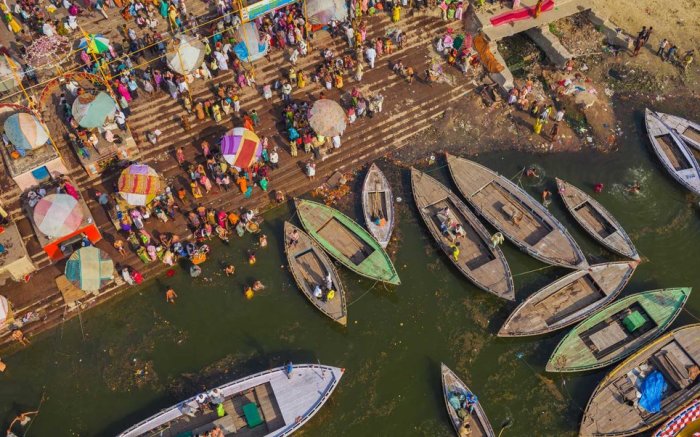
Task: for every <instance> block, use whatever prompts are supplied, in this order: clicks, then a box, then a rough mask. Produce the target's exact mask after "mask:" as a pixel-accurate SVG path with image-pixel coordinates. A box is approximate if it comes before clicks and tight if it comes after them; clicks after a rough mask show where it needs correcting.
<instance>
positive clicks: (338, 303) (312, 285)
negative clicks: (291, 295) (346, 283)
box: [284, 222, 348, 326]
mask: <svg viewBox="0 0 700 437" xmlns="http://www.w3.org/2000/svg"><path fill="white" fill-rule="evenodd" d="M284 251H285V253H286V254H287V262H288V263H289V271H290V272H291V273H292V276H293V277H294V281H295V282H296V283H297V286H298V287H299V288H300V289H301V291H302V293H304V295H305V296H306V298H307V299H309V302H311V303H312V304H313V306H315V307H316V308H317V309H318V310H319V311H321V312H322V313H323V314H325V315H326V316H328V317H330V318H331V319H333V320H334V321H336V322H338V323H340V324H341V325H343V326H346V325H347V324H348V311H347V307H346V304H345V289H344V288H343V284H342V282H341V281H340V277H339V276H338V272H337V271H336V270H335V267H333V262H332V261H331V260H330V258H328V255H326V252H324V251H323V249H321V247H320V246H319V245H318V244H316V242H315V241H314V240H313V239H312V238H311V237H309V236H308V235H307V234H306V233H305V232H304V231H302V230H301V229H299V228H297V227H296V226H294V225H293V224H291V223H289V222H284Z"/></svg>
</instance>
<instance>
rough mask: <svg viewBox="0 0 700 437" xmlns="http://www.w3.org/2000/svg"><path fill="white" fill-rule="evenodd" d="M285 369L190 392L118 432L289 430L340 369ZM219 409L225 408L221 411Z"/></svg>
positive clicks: (164, 436) (318, 402)
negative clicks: (179, 399) (214, 387)
mask: <svg viewBox="0 0 700 437" xmlns="http://www.w3.org/2000/svg"><path fill="white" fill-rule="evenodd" d="M287 370H288V369H286V368H285V367H278V368H276V369H272V370H267V371H265V372H260V373H256V374H254V375H250V376H246V377H244V378H241V379H239V380H236V381H232V382H229V383H226V384H224V385H222V386H220V387H217V388H216V389H212V390H209V391H207V392H204V393H201V394H199V395H197V396H193V397H191V398H189V399H187V400H184V401H182V402H180V403H178V404H176V405H173V406H172V407H170V408H167V409H165V410H163V411H161V412H160V413H156V414H155V415H153V416H151V417H149V418H148V419H146V420H144V421H143V422H140V423H138V424H136V425H134V426H132V427H131V428H129V429H127V430H126V431H124V432H123V433H121V434H119V437H137V436H159V437H176V436H192V435H195V436H196V435H203V434H204V433H207V432H209V431H211V430H212V429H215V428H216V427H219V428H220V429H221V430H222V431H223V435H227V436H235V435H241V436H245V437H250V436H280V437H281V436H287V435H290V434H292V433H293V432H294V431H296V430H298V429H299V428H301V426H302V425H304V423H306V422H307V421H308V420H309V419H310V418H311V417H312V416H313V415H314V414H316V413H317V412H318V411H319V410H320V409H321V407H322V406H323V404H325V403H326V401H327V400H328V398H329V397H330V395H331V393H333V390H335V388H336V386H337V385H338V382H339V381H340V378H341V377H342V376H343V372H344V369H339V368H337V367H331V366H322V365H316V364H301V365H295V366H293V368H292V370H291V372H289V373H288V371H287ZM200 401H203V402H200ZM221 401H223V402H221ZM208 404H213V405H215V407H214V408H213V409H212V408H211V407H210V406H209V405H208ZM219 405H221V407H219ZM217 409H218V410H222V411H223V413H225V414H224V415H223V417H219V414H217Z"/></svg>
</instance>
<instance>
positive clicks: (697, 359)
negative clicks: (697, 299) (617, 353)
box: [579, 324, 700, 437]
mask: <svg viewBox="0 0 700 437" xmlns="http://www.w3.org/2000/svg"><path fill="white" fill-rule="evenodd" d="M698 363H700V324H695V325H688V326H683V327H681V328H678V329H676V330H674V331H671V332H669V333H668V334H666V335H664V336H663V337H660V338H658V339H657V340H656V341H654V342H652V343H650V344H648V345H647V346H645V347H644V348H642V349H640V350H639V351H638V352H636V353H635V354H634V355H632V356H630V357H629V358H627V359H626V360H625V361H623V362H622V363H620V364H619V365H618V366H617V367H616V368H615V369H613V370H612V371H611V372H610V373H609V374H608V375H607V376H606V377H605V378H603V380H602V381H601V382H600V383H599V384H598V387H596V389H595V391H594V392H593V394H592V395H591V398H590V399H589V401H588V405H586V411H585V412H584V413H583V420H582V421H581V429H580V432H579V435H580V436H582V437H589V436H596V437H599V436H600V437H602V436H630V435H637V434H639V433H641V432H644V431H646V430H648V429H650V428H652V427H654V426H656V425H658V424H659V423H661V421H663V420H664V418H666V417H668V416H670V415H672V414H675V413H677V412H678V411H680V410H682V409H683V407H684V406H685V405H686V404H687V403H688V402H689V401H690V400H691V399H694V398H696V397H697V396H698V394H699V393H700V377H699V376H700V367H698Z"/></svg>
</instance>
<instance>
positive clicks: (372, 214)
mask: <svg viewBox="0 0 700 437" xmlns="http://www.w3.org/2000/svg"><path fill="white" fill-rule="evenodd" d="M362 212H363V213H364V216H365V223H366V225H367V230H369V233H370V234H372V236H373V237H374V238H376V239H377V242H378V243H379V245H380V246H382V248H384V249H386V246H387V245H388V244H389V240H390V239H391V232H392V231H393V230H394V196H393V195H392V192H391V186H389V181H388V180H387V179H386V176H384V173H382V171H381V170H379V167H377V165H376V164H374V163H372V165H370V166H369V170H367V174H366V175H365V181H364V183H363V184H362Z"/></svg>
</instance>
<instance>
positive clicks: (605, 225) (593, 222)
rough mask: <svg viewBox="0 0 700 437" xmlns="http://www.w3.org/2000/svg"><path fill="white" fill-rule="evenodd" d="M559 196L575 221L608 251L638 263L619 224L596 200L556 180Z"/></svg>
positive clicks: (625, 233) (635, 250)
mask: <svg viewBox="0 0 700 437" xmlns="http://www.w3.org/2000/svg"><path fill="white" fill-rule="evenodd" d="M557 187H558V188H559V195H560V196H561V198H562V200H563V201H564V205H566V209H568V210H569V212H570V213H571V215H572V216H574V218H575V219H576V221H577V222H578V223H579V224H580V225H581V227H583V229H585V230H586V232H588V233H589V234H590V235H591V236H592V237H593V238H595V239H596V240H597V241H598V242H599V243H600V244H602V245H603V246H605V247H606V248H608V249H609V250H611V251H613V252H615V253H619V254H620V255H622V256H626V257H627V258H632V259H634V260H637V261H639V253H637V249H636V248H635V247H634V244H633V243H632V240H631V239H630V237H629V236H628V235H627V232H625V230H624V229H623V228H622V226H621V225H620V223H618V222H617V220H615V217H613V215H612V214H610V212H608V210H607V209H605V208H604V207H603V205H601V204H600V203H598V201H597V200H595V199H593V198H592V197H591V196H589V195H588V194H586V193H584V192H583V191H581V190H580V189H578V188H577V187H575V186H574V185H571V184H570V183H568V182H566V181H563V180H561V179H559V178H557Z"/></svg>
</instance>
